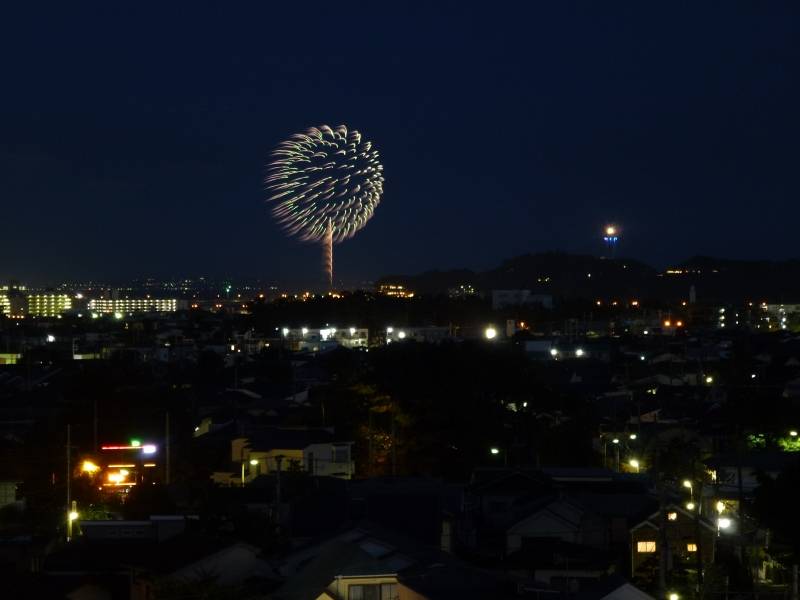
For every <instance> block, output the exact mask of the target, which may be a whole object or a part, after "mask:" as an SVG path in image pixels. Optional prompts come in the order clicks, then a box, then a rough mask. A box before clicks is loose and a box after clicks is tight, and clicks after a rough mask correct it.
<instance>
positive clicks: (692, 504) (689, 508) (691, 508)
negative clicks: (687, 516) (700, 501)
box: [686, 502, 694, 510]
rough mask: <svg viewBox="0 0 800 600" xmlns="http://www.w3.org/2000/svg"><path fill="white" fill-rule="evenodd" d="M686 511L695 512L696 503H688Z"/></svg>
mask: <svg viewBox="0 0 800 600" xmlns="http://www.w3.org/2000/svg"><path fill="white" fill-rule="evenodd" d="M686 510H694V502H687V503H686Z"/></svg>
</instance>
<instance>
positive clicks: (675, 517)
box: [667, 512, 678, 521]
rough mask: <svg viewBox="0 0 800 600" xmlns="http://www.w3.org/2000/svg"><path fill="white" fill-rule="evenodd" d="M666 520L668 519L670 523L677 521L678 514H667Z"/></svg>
mask: <svg viewBox="0 0 800 600" xmlns="http://www.w3.org/2000/svg"><path fill="white" fill-rule="evenodd" d="M667 519H669V520H670V521H677V520H678V513H676V512H670V513H667Z"/></svg>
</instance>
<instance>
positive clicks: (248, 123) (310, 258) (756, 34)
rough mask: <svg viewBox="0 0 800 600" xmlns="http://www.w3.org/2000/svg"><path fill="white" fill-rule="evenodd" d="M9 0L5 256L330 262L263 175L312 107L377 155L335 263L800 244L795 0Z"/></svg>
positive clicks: (1, 119)
mask: <svg viewBox="0 0 800 600" xmlns="http://www.w3.org/2000/svg"><path fill="white" fill-rule="evenodd" d="M16 4H18V5H20V6H18V7H16V8H9V7H8V6H4V7H3V9H2V12H1V13H0V56H1V57H2V58H0V61H1V63H0V64H2V70H1V71H0V76H1V77H2V85H1V86H0V199H1V201H2V203H3V209H4V210H3V217H2V235H0V278H5V277H8V276H16V277H21V278H24V279H29V280H30V279H33V280H39V281H41V280H56V279H58V278H67V277H101V278H125V277H134V276H144V275H171V274H198V273H208V274H219V275H221V274H251V275H255V276H263V277H271V278H275V279H278V280H283V281H299V280H306V281H307V280H312V281H314V280H319V279H320V276H319V271H320V264H321V259H320V254H319V249H318V248H316V247H314V246H308V245H304V244H302V243H300V242H297V241H294V240H291V239H287V238H286V237H285V236H284V235H283V234H282V232H281V231H280V230H279V229H278V227H277V226H276V225H275V224H274V223H273V221H272V219H271V217H270V215H269V211H268V209H267V207H266V206H265V204H264V198H265V194H264V192H263V189H262V177H263V174H264V163H265V162H266V160H267V158H268V155H269V152H270V151H271V149H272V148H273V146H274V145H275V144H276V143H278V142H279V141H281V140H282V139H284V138H285V137H286V136H288V135H289V134H291V133H293V132H296V131H300V130H302V129H304V128H306V127H308V126H311V125H318V124H322V123H328V124H331V125H336V124H339V123H347V124H348V125H350V126H351V127H355V128H357V129H359V130H360V131H362V133H363V134H364V135H365V136H366V137H368V138H370V139H372V140H373V142H374V143H375V145H376V146H377V147H378V149H379V150H380V151H381V154H382V157H383V162H384V166H385V174H386V184H385V194H384V199H383V202H382V203H381V205H380V206H379V207H378V209H377V211H376V213H375V216H374V218H373V220H372V221H371V222H370V224H369V225H368V226H367V227H366V228H365V229H364V230H362V231H361V232H360V233H359V234H358V235H357V236H356V238H354V239H352V240H349V241H347V242H345V243H343V244H341V245H338V246H337V247H336V249H335V255H336V268H337V279H342V278H343V279H345V280H346V281H349V282H352V281H358V280H359V279H367V278H372V277H376V276H379V275H381V274H386V273H398V272H417V271H421V270H425V269H430V268H450V267H462V266H465V267H472V268H487V267H491V266H494V265H496V264H497V263H498V262H499V261H500V260H502V259H503V258H507V257H511V256H513V255H516V254H520V253H525V252H535V251H541V250H549V249H562V250H567V251H576V252H599V242H598V236H599V229H600V227H601V225H602V224H603V223H605V222H606V221H608V220H614V221H618V222H620V223H621V224H623V226H624V228H625V239H624V240H623V244H624V245H623V250H622V253H623V254H624V255H629V256H633V257H637V258H640V259H642V260H645V261H649V262H652V263H655V264H657V265H660V266H663V265H664V264H666V263H668V262H672V261H678V260H680V259H683V258H685V257H687V256H689V255H692V254H696V253H705V254H712V255H718V256H727V257H767V258H787V257H797V256H798V255H800V252H798V251H797V242H796V240H797V233H796V229H797V227H796V224H797V222H798V220H799V219H800V180H799V178H798V172H799V171H798V168H799V167H798V165H800V160H799V159H800V151H798V140H800V109H798V107H800V79H799V78H800V3H797V2H785V3H784V2H746V3H745V2H740V3H737V2H713V3H712V2H699V3H698V2H694V3H686V4H684V5H682V7H679V5H677V4H675V3H672V2H664V3H660V4H656V3H651V2H628V3H605V2H604V3H599V2H595V3H588V2H587V3H582V2H580V3H572V2H565V1H561V0H559V1H552V2H547V3H545V2H531V3H521V2H513V3H512V2H510V3H507V4H506V3H501V2H484V3H480V4H477V3H476V4H472V3H467V2H454V3H444V2H437V3H428V2H425V3H423V2H418V3H414V5H412V6H408V5H405V4H400V3H389V2H370V3H364V4H360V3H358V4H357V3H348V2H325V3H311V2H307V3H289V2H280V3H279V2H258V3H256V2H252V3H244V2H242V3H222V2H218V3H213V4H211V3H203V2H191V3H190V2H185V3H177V2H176V3H171V2H169V3H168V2H160V3H156V2H152V3H150V2H145V3H114V2H112V3H108V2H107V3H99V2H97V3H94V4H91V5H90V4H88V3H66V2H59V3H48V4H44V3H22V2H20V3H16ZM523 4H524V6H523ZM429 5H430V6H429ZM122 6H124V7H122Z"/></svg>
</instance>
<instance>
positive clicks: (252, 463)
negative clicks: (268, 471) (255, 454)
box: [250, 458, 258, 467]
mask: <svg viewBox="0 0 800 600" xmlns="http://www.w3.org/2000/svg"><path fill="white" fill-rule="evenodd" d="M250 464H251V465H252V466H254V467H255V466H256V465H257V464H258V461H257V460H256V459H255V458H251V459H250Z"/></svg>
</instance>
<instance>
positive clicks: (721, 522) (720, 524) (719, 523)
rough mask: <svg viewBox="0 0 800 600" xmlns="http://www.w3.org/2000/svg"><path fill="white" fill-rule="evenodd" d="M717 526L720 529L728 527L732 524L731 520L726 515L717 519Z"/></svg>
mask: <svg viewBox="0 0 800 600" xmlns="http://www.w3.org/2000/svg"><path fill="white" fill-rule="evenodd" d="M717 526H718V527H719V528H720V529H728V528H729V527H730V526H731V520H730V519H728V518H726V517H722V518H720V519H717Z"/></svg>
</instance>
